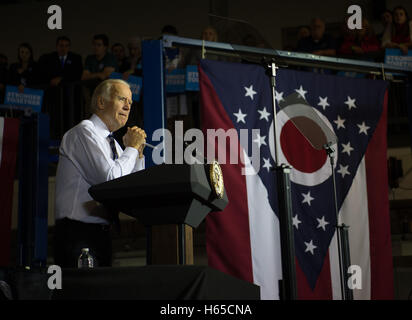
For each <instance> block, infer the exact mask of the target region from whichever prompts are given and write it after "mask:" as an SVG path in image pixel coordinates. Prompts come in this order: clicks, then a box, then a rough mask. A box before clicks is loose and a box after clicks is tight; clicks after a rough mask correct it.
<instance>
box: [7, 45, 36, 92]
mask: <svg viewBox="0 0 412 320" xmlns="http://www.w3.org/2000/svg"><path fill="white" fill-rule="evenodd" d="M17 59H18V62H16V63H13V64H12V65H10V68H9V74H8V81H7V82H8V84H10V85H14V86H18V87H19V90H20V92H22V91H23V90H24V87H28V86H31V85H34V84H36V83H37V82H38V76H37V72H38V70H37V69H38V67H37V63H36V62H35V61H34V59H33V49H32V47H31V45H30V44H28V43H22V44H20V45H19V48H18V50H17Z"/></svg>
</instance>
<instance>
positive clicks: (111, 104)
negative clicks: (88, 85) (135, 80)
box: [99, 83, 132, 132]
mask: <svg viewBox="0 0 412 320" xmlns="http://www.w3.org/2000/svg"><path fill="white" fill-rule="evenodd" d="M131 105H132V92H131V91H130V89H129V87H128V86H127V85H125V84H122V83H117V84H115V85H114V86H113V88H112V92H111V98H110V99H109V100H104V102H103V104H102V105H101V104H99V109H100V111H101V113H100V115H101V116H102V120H103V121H104V123H105V124H106V125H107V127H108V128H109V130H110V131H111V132H113V131H116V130H119V129H120V128H122V127H124V126H125V125H126V122H127V119H128V118H129V113H130V108H131Z"/></svg>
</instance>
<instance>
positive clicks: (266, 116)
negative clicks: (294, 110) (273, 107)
mask: <svg viewBox="0 0 412 320" xmlns="http://www.w3.org/2000/svg"><path fill="white" fill-rule="evenodd" d="M258 112H259V113H260V119H259V120H262V119H265V120H266V121H268V122H269V116H270V113H269V112H267V111H266V107H263V110H258Z"/></svg>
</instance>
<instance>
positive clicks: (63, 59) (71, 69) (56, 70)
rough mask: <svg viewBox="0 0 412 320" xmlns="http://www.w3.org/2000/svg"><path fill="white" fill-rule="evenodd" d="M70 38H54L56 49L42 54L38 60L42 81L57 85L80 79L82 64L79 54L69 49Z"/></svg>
mask: <svg viewBox="0 0 412 320" xmlns="http://www.w3.org/2000/svg"><path fill="white" fill-rule="evenodd" d="M70 45H71V42H70V39H69V38H68V37H66V36H61V37H58V38H57V40H56V51H55V52H52V53H49V54H45V55H43V56H42V57H41V58H40V60H39V62H40V66H41V69H42V72H43V77H44V78H43V79H44V82H45V83H47V84H50V85H51V86H58V85H59V84H60V83H61V82H62V81H63V82H72V81H77V80H80V78H81V75H82V72H83V65H82V58H81V56H80V55H78V54H76V53H73V52H71V51H70Z"/></svg>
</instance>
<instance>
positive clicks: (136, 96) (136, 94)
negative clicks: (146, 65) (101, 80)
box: [109, 72, 143, 102]
mask: <svg viewBox="0 0 412 320" xmlns="http://www.w3.org/2000/svg"><path fill="white" fill-rule="evenodd" d="M109 78H110V79H123V75H122V74H121V73H120V72H112V73H111V74H110V76H109ZM125 81H126V82H127V83H128V84H129V85H130V90H131V91H132V99H133V101H136V102H139V101H140V93H141V91H142V85H143V80H142V77H137V76H129V78H128V79H127V80H125Z"/></svg>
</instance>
